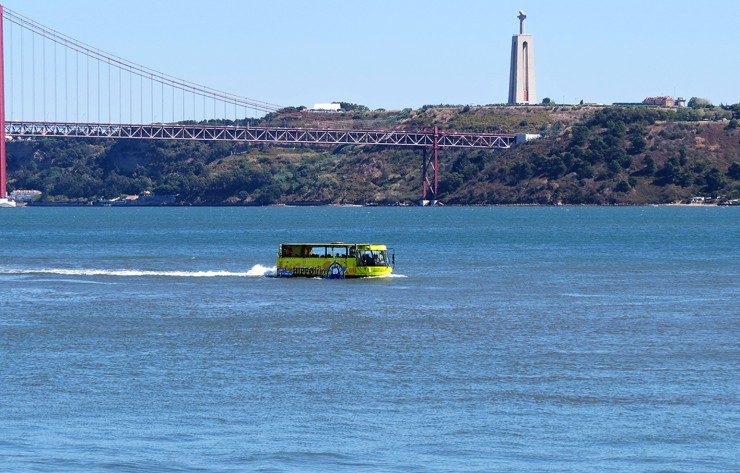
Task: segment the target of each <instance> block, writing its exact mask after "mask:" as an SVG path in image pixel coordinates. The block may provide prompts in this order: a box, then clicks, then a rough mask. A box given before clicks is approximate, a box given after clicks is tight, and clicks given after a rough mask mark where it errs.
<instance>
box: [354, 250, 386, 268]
mask: <svg viewBox="0 0 740 473" xmlns="http://www.w3.org/2000/svg"><path fill="white" fill-rule="evenodd" d="M357 266H388V252H387V251H386V250H358V251H357Z"/></svg>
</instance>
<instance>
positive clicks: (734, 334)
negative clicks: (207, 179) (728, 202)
mask: <svg viewBox="0 0 740 473" xmlns="http://www.w3.org/2000/svg"><path fill="white" fill-rule="evenodd" d="M0 239H1V240H2V242H3V243H2V247H0V285H1V287H2V292H1V293H0V432H1V434H0V465H1V466H0V470H3V471H71V472H76V471H79V472H89V471H112V472H116V471H137V472H138V471H151V472H167V471H215V472H221V471H223V472H231V471H234V472H236V471H269V472H282V471H286V472H303V471H307V472H309V471H342V472H344V471H347V472H356V471H387V472H447V471H460V472H498V471H500V472H596V471H598V472H610V471H613V472H630V471H635V472H656V473H657V472H687V473H688V472H737V471H740V448H738V441H737V439H738V438H740V376H738V373H739V369H740V342H738V340H740V318H739V317H738V316H739V313H740V310H739V309H738V307H739V306H740V304H738V301H740V209H737V208H719V207H701V208H675V207H634V208H594V207H557V208H556V207H548V208H532V207H523V208H518V207H511V208H509V207H500V208H451V207H447V208H440V207H438V208H365V207H360V208H325V207H315V208H290V207H269V208H37V207H28V208H18V209H9V210H6V211H3V212H1V213H0ZM301 241H309V242H323V241H345V242H368V243H376V242H377V243H386V244H387V245H388V246H389V247H392V248H393V249H394V250H395V253H396V268H395V271H394V272H395V275H394V277H392V278H383V279H371V280H341V281H337V280H331V281H330V280H320V279H278V278H271V277H266V276H268V275H270V274H273V273H274V270H275V253H276V249H277V245H278V244H279V243H281V242H301Z"/></svg>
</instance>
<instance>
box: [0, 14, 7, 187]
mask: <svg viewBox="0 0 740 473" xmlns="http://www.w3.org/2000/svg"><path fill="white" fill-rule="evenodd" d="M3 49H4V44H3V6H2V5H0V199H6V198H7V197H8V176H7V173H6V171H5V58H4V57H3Z"/></svg>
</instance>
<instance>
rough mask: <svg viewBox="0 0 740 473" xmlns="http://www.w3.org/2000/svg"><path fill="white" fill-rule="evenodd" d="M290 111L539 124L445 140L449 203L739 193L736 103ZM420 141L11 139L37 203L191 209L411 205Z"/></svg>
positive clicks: (20, 176) (630, 200)
mask: <svg viewBox="0 0 740 473" xmlns="http://www.w3.org/2000/svg"><path fill="white" fill-rule="evenodd" d="M343 108H344V109H345V110H346V111H345V112H342V113H316V112H309V111H306V110H303V109H300V108H288V109H284V110H282V111H281V112H280V113H275V114H269V115H267V116H266V117H264V118H263V119H261V120H260V121H259V123H257V124H258V125H263V126H268V125H269V126H303V127H328V128H354V129H368V128H369V129H378V128H383V129H410V130H419V129H424V128H430V127H434V126H438V127H439V128H440V129H441V130H455V131H475V132H487V133H538V134H541V135H542V138H541V139H539V140H536V141H531V142H528V143H525V144H520V145H516V146H514V147H513V148H511V149H509V150H505V151H501V150H443V151H442V152H441V154H440V200H441V201H442V202H444V203H445V204H448V205H490V204H559V203H563V204H630V205H637V204H656V203H671V202H676V201H682V200H688V199H690V198H691V197H692V196H719V195H721V196H724V197H725V198H738V197H740V131H738V127H737V118H738V117H737V114H738V112H740V106H738V105H734V106H732V107H709V108H701V109H690V108H683V109H658V108H648V107H596V106H529V107H510V106H482V107H469V106H465V107H462V106H444V105H440V106H425V107H422V108H421V109H418V110H411V109H405V110H401V111H385V110H375V111H371V110H367V109H366V108H365V107H362V106H357V105H352V104H343ZM421 161H422V154H421V150H416V149H409V148H403V149H401V148H388V147H380V146H337V147H318V146H301V147H297V148H296V147H284V146H274V145H269V146H268V145H260V144H256V145H254V144H244V143H207V142H175V141H145V140H104V139H52V138H43V139H33V140H13V141H10V142H8V173H9V190H13V189H38V190H41V191H42V192H43V195H42V196H41V201H42V202H86V201H91V200H95V199H99V198H113V197H117V196H120V195H125V194H139V193H143V192H147V191H148V192H152V193H153V194H159V195H176V196H177V198H176V199H177V202H178V203H179V204H182V205H270V204H300V203H312V204H379V205H392V204H398V203H401V204H415V203H416V202H418V200H419V197H420V193H421Z"/></svg>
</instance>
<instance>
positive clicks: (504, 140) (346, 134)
mask: <svg viewBox="0 0 740 473" xmlns="http://www.w3.org/2000/svg"><path fill="white" fill-rule="evenodd" d="M5 132H6V134H7V135H8V136H11V137H17V138H30V137H66V138H136V139H156V140H191V141H241V142H259V143H275V144H318V145H341V144H350V145H381V146H418V147H437V148H438V149H440V148H488V149H506V148H509V147H511V145H512V144H513V143H514V141H515V135H499V134H485V133H444V132H439V131H436V132H430V131H418V132H417V131H402V130H338V129H318V128H281V127H240V126H221V125H167V124H161V125H160V124H153V125H126V124H124V125H118V124H96V123H47V122H19V121H7V122H6V123H5Z"/></svg>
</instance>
